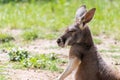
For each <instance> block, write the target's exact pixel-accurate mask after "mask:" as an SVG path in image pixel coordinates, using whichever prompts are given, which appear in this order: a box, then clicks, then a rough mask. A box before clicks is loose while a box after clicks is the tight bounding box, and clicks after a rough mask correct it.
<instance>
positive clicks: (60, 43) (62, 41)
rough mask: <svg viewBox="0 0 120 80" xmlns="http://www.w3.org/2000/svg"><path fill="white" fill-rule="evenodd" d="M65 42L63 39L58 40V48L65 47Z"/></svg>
mask: <svg viewBox="0 0 120 80" xmlns="http://www.w3.org/2000/svg"><path fill="white" fill-rule="evenodd" d="M65 41H66V40H63V39H62V38H59V39H58V40H57V44H58V46H60V47H62V48H63V47H65Z"/></svg>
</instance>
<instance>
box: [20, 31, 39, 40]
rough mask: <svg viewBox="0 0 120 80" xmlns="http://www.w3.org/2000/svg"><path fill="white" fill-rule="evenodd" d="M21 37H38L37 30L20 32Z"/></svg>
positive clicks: (32, 38)
mask: <svg viewBox="0 0 120 80" xmlns="http://www.w3.org/2000/svg"><path fill="white" fill-rule="evenodd" d="M22 37H23V39H24V40H35V39H36V38H38V33H37V31H33V30H30V31H25V32H24V33H23V34H22Z"/></svg>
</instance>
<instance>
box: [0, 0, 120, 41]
mask: <svg viewBox="0 0 120 80" xmlns="http://www.w3.org/2000/svg"><path fill="white" fill-rule="evenodd" d="M93 3H94V4H93ZM71 4H72V5H71ZM82 4H86V5H87V7H88V9H90V8H92V7H96V9H97V10H96V14H95V17H94V19H93V21H92V22H91V23H89V25H90V28H91V30H92V32H93V34H94V35H99V34H105V35H108V36H110V37H113V38H115V39H117V40H120V37H119V34H118V33H119V29H120V27H119V25H120V23H119V22H120V18H119V17H118V16H120V12H119V7H120V5H119V4H120V1H119V0H104V1H101V0H85V1H83V0H69V1H67V0H59V1H58V0H54V1H39V2H37V3H36V2H33V3H28V2H19V3H14V2H9V3H7V4H1V5H0V12H1V13H0V22H1V23H0V27H1V28H7V27H10V28H11V29H23V31H25V30H26V29H31V28H32V29H37V30H38V31H39V34H41V35H40V38H46V39H54V38H56V37H57V36H58V35H59V34H53V33H56V32H58V31H59V32H62V33H63V31H62V30H63V29H64V28H66V26H67V25H70V24H72V23H73V22H74V15H75V11H76V9H77V8H78V7H79V6H81V5H82ZM114 13H115V14H114ZM114 32H115V33H114ZM25 34H29V33H25ZM43 34H45V35H43ZM22 37H23V36H22ZM25 39H26V38H25ZM30 39H31V38H30Z"/></svg>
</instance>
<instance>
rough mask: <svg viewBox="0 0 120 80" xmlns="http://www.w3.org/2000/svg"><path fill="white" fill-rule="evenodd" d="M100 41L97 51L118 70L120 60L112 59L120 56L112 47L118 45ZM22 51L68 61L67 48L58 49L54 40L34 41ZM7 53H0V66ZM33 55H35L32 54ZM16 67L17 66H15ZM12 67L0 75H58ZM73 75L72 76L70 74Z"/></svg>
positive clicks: (14, 78)
mask: <svg viewBox="0 0 120 80" xmlns="http://www.w3.org/2000/svg"><path fill="white" fill-rule="evenodd" d="M99 39H102V44H100V45H97V47H98V50H99V51H100V52H101V55H102V57H103V58H104V60H105V61H106V62H107V63H108V64H111V65H112V66H113V67H116V68H117V69H120V59H116V58H114V57H112V56H113V55H116V56H120V52H119V48H115V49H114V48H113V47H110V45H112V46H114V47H115V46H119V45H120V43H119V42H117V41H115V40H112V39H110V38H106V37H105V36H101V37H99ZM16 44H17V43H16ZM21 47H22V48H24V49H27V50H28V51H30V52H31V53H36V54H39V53H45V54H48V53H50V52H54V53H56V54H59V58H64V59H66V60H67V59H68V52H69V47H67V48H59V47H58V46H57V44H56V40H35V41H32V42H31V43H29V44H26V45H24V46H21ZM7 54H8V53H7V52H6V51H4V50H2V51H1V52H0V66H1V65H2V64H5V63H10V62H9V57H8V55H7ZM33 55H35V54H33ZM16 65H17V64H16ZM11 66H12V65H11V64H10V65H7V66H5V68H1V69H3V72H2V73H0V74H1V75H6V76H7V79H8V80H55V79H56V78H57V77H58V76H59V75H60V73H59V72H52V71H49V70H41V69H13V68H12V67H11ZM66 66H67V63H66V64H64V65H61V67H62V68H63V69H65V67H66ZM72 75H73V74H72ZM72 75H70V76H68V77H67V78H66V79H65V80H73V76H72Z"/></svg>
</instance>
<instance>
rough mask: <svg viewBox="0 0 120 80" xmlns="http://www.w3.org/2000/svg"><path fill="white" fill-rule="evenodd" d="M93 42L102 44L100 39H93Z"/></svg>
mask: <svg viewBox="0 0 120 80" xmlns="http://www.w3.org/2000/svg"><path fill="white" fill-rule="evenodd" d="M93 40H94V42H95V43H96V44H102V41H101V40H100V39H98V38H93Z"/></svg>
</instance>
